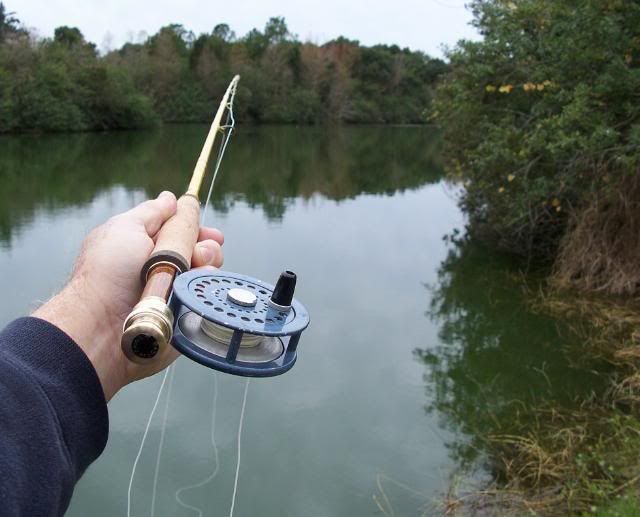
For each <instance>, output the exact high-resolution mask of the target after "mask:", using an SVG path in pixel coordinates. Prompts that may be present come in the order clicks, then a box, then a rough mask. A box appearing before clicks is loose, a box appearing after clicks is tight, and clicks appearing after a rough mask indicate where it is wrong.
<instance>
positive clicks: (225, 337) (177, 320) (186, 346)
mask: <svg viewBox="0 0 640 517" xmlns="http://www.w3.org/2000/svg"><path fill="white" fill-rule="evenodd" d="M295 285H296V275H295V273H293V272H291V271H285V272H283V273H282V274H281V275H280V278H279V279H278V282H277V283H276V285H275V287H274V286H271V285H269V284H267V283H265V282H262V281H261V280H258V279H255V278H251V277H249V276H245V275H240V274H237V273H230V272H227V271H221V270H210V269H195V270H192V271H189V272H186V273H183V274H181V275H179V276H177V277H176V279H175V281H174V282H173V291H172V294H171V298H170V300H169V305H168V307H167V309H168V311H166V312H167V314H166V316H167V317H166V318H165V321H166V324H170V325H171V326H172V327H173V328H172V338H170V341H171V345H173V347H174V348H175V349H176V350H178V351H179V352H180V353H181V354H182V355H185V356H187V357H188V358H190V359H192V360H194V361H196V362H198V363H200V364H202V365H203V366H206V367H208V368H213V369H214V370H219V371H222V372H226V373H230V374H233V375H240V376H243V377H272V376H275V375H281V374H283V373H285V372H287V371H288V370H290V369H291V368H292V367H293V365H294V364H295V362H296V359H297V348H298V343H299V341H300V336H301V335H302V332H303V331H304V330H305V329H306V328H307V326H308V325H309V313H308V312H307V310H306V309H305V307H304V306H303V305H302V304H301V303H300V302H299V301H297V300H296V299H294V297H293V294H294V290H295ZM133 314H135V311H134V313H132V315H133ZM169 316H171V317H169ZM164 330H165V332H166V331H170V330H169V328H165V329H164ZM170 332H171V331H170ZM163 341H164V340H159V339H156V338H155V337H152V336H150V333H144V334H139V335H138V336H136V337H135V338H134V339H133V340H132V341H131V343H130V346H129V347H127V348H126V349H124V350H125V353H126V354H127V356H128V357H129V359H131V360H133V361H135V362H137V363H143V364H144V363H146V362H148V361H149V360H153V358H155V357H156V356H157V355H158V354H161V353H167V352H166V350H161V349H160V348H166V347H167V346H171V345H169V344H168V343H167V344H166V345H165V347H162V346H160V345H162V342H163ZM166 341H169V340H166Z"/></svg>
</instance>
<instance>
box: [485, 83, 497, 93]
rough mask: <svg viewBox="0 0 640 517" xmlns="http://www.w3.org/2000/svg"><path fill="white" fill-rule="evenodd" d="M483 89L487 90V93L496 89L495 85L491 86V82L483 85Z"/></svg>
mask: <svg viewBox="0 0 640 517" xmlns="http://www.w3.org/2000/svg"><path fill="white" fill-rule="evenodd" d="M484 89H485V90H486V91H487V92H489V93H493V92H495V91H496V87H495V86H493V85H492V84H488V85H487V86H485V88H484Z"/></svg>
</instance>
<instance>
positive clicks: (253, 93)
mask: <svg viewBox="0 0 640 517" xmlns="http://www.w3.org/2000/svg"><path fill="white" fill-rule="evenodd" d="M9 34H10V35H11V38H9V39H11V41H10V42H9V41H8V36H6V35H9ZM3 38H4V39H3ZM5 39H6V40H7V41H6V42H5V44H3V41H4V40H5ZM445 68H446V67H445V64H444V62H442V61H440V60H437V59H431V58H429V57H428V56H426V55H424V54H423V53H421V52H411V51H409V50H408V49H400V48H398V47H396V46H392V47H388V46H376V47H371V48H367V47H363V46H360V45H359V44H358V42H355V41H349V40H346V39H344V38H339V39H337V40H335V41H332V42H329V43H327V44H325V45H322V46H318V45H314V44H311V43H301V42H300V41H297V39H296V36H295V35H293V34H291V32H290V31H289V29H288V27H287V24H286V22H285V20H284V18H281V17H274V18H271V19H269V21H268V22H267V23H266V25H265V27H264V30H263V31H260V30H258V29H253V30H251V31H250V32H249V33H248V34H246V35H245V36H244V37H242V38H237V37H236V35H235V33H234V32H233V31H232V30H231V28H230V27H229V26H228V25H227V24H224V23H220V24H217V25H215V27H214V28H213V30H212V32H211V33H210V34H201V35H199V36H197V37H196V35H195V34H194V33H193V32H191V31H189V30H187V29H186V28H184V27H183V26H182V25H177V24H172V25H168V26H166V27H162V28H161V29H160V30H159V31H158V32H157V33H156V34H154V35H152V36H151V37H149V38H148V39H147V40H146V41H145V42H144V43H140V44H131V43H128V44H126V45H124V46H123V47H122V48H121V49H119V50H117V51H114V52H111V53H109V54H107V55H105V56H100V55H98V53H97V51H96V47H95V45H94V44H93V43H90V42H87V41H86V40H85V39H84V36H83V35H82V33H81V32H80V31H79V30H78V29H77V28H74V27H66V26H64V27H58V28H57V29H55V33H54V38H53V40H47V39H45V40H42V39H36V38H34V37H31V36H29V35H28V34H26V33H25V32H21V31H20V30H19V29H18V22H17V20H16V19H15V18H13V17H12V16H11V14H10V13H7V12H6V10H5V8H4V6H3V4H2V3H0V114H1V115H2V117H1V118H0V131H1V132H7V131H33V130H42V131H69V130H101V129H119V128H135V127H145V126H148V125H152V124H155V123H157V122H158V121H159V120H162V121H166V122H198V121H201V122H207V121H209V120H210V118H211V116H212V112H213V110H214V109H215V108H216V107H217V105H218V102H219V100H220V98H221V97H222V94H223V92H224V90H225V89H226V87H227V84H228V82H229V79H230V78H231V76H232V75H234V74H240V75H242V82H241V86H240V89H239V91H238V102H237V103H236V115H237V117H236V118H237V119H238V120H248V121H254V122H276V123H302V124H315V123H322V122H325V121H337V122H353V123H372V122H373V123H423V122H424V121H425V116H424V114H425V111H426V110H427V109H428V107H429V105H430V102H431V97H432V90H433V88H434V85H435V82H436V80H437V79H438V77H439V75H440V74H441V73H443V72H444V70H445Z"/></svg>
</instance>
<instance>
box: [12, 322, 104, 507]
mask: <svg viewBox="0 0 640 517" xmlns="http://www.w3.org/2000/svg"><path fill="white" fill-rule="evenodd" d="M108 432H109V418H108V413H107V404H106V401H105V398H104V393H103V391H102V386H101V385H100V380H99V379H98V376H97V374H96V372H95V370H94V368H93V365H92V364H91V363H90V362H89V359H88V358H87V356H86V355H85V354H84V352H83V351H82V350H81V349H80V347H79V346H78V345H76V343H75V342H74V341H73V340H72V339H71V338H70V337H69V336H67V335H66V334H65V333H64V332H62V331H61V330H60V329H58V328H57V327H55V326H53V325H51V324H50V323H48V322H46V321H43V320H40V319H37V318H20V319H18V320H15V321H14V322H12V323H10V324H9V325H8V326H7V327H6V328H5V329H4V330H3V331H2V332H0V515H2V516H3V517H4V516H29V517H31V516H33V517H40V516H46V517H50V516H55V515H62V514H63V513H64V512H65V511H66V509H67V507H68V506H69V501H70V500H71V494H72V493H73V487H74V485H75V483H76V481H78V479H79V478H80V476H81V475H82V473H83V472H84V471H85V470H86V468H87V467H88V466H89V464H90V463H91V462H92V461H94V460H95V459H96V458H97V457H98V456H99V455H100V453H101V452H102V451H103V450H104V447H105V445H106V443H107V436H108Z"/></svg>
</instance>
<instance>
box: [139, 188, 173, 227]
mask: <svg viewBox="0 0 640 517" xmlns="http://www.w3.org/2000/svg"><path fill="white" fill-rule="evenodd" d="M176 210H177V202H176V196H175V195H174V194H173V193H171V192H167V191H165V192H161V193H160V195H159V196H158V197H157V198H156V199H150V200H149V201H145V202H144V203H140V204H139V205H138V206H136V207H134V208H132V209H131V210H129V211H128V212H127V213H126V215H127V216H129V217H131V218H133V219H134V220H135V221H136V222H138V223H141V224H142V225H143V226H144V228H145V230H146V231H147V234H148V235H149V237H153V236H154V235H155V234H156V233H158V230H160V228H161V227H162V225H163V224H164V223H165V222H166V221H167V219H169V218H170V217H171V216H172V215H174V214H175V213H176Z"/></svg>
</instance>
